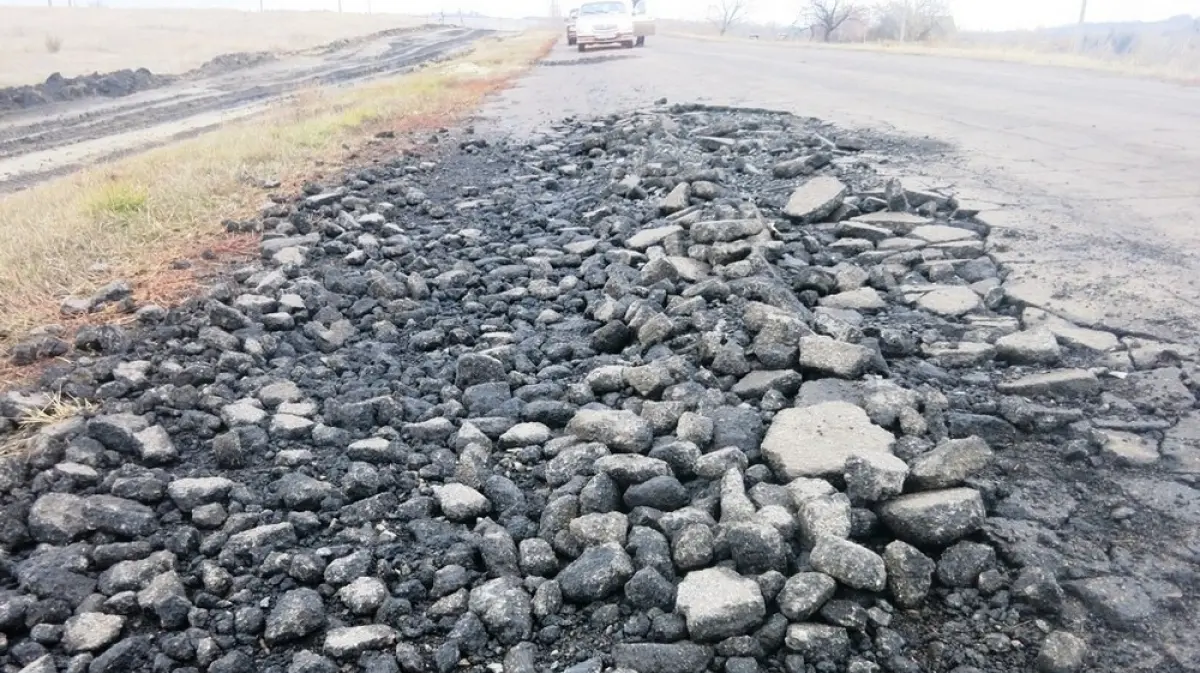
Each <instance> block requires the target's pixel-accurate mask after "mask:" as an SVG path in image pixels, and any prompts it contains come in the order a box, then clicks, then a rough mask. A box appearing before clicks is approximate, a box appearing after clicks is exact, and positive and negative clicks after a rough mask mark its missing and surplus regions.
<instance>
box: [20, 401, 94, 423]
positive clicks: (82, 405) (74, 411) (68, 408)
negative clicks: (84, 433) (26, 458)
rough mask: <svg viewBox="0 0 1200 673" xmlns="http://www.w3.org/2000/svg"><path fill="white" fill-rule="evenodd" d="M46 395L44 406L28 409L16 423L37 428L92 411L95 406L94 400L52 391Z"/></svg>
mask: <svg viewBox="0 0 1200 673" xmlns="http://www.w3.org/2000/svg"><path fill="white" fill-rule="evenodd" d="M48 397H49V399H48V400H47V403H46V405H45V406H43V407H40V408H36V407H35V408H32V409H30V410H28V411H27V412H25V415H24V416H22V417H21V418H20V419H19V420H18V421H17V424H18V425H19V426H20V427H22V428H24V429H28V430H37V429H40V428H44V427H46V426H48V425H54V424H55V423H61V422H62V421H65V420H67V419H70V418H74V417H76V416H82V415H84V414H90V413H93V412H94V411H96V408H97V407H96V404H95V403H94V402H90V401H88V400H81V399H78V398H75V397H71V396H70V395H64V394H63V393H52V394H50V395H49V396H48Z"/></svg>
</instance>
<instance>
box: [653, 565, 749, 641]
mask: <svg viewBox="0 0 1200 673" xmlns="http://www.w3.org/2000/svg"><path fill="white" fill-rule="evenodd" d="M675 609H676V610H677V611H678V612H679V613H681V614H682V615H683V616H684V619H685V620H687V628H688V633H689V634H690V635H691V638H692V639H693V640H697V641H702V642H703V641H716V640H721V639H724V638H729V637H731V636H738V635H742V634H744V633H749V632H750V631H751V630H752V629H753V628H755V627H756V626H758V625H759V624H760V623H761V622H762V620H763V618H764V617H765V616H766V603H765V602H764V601H763V597H762V592H761V591H760V590H759V588H758V583H757V582H755V581H754V580H752V579H749V578H746V577H742V576H741V575H738V574H737V573H735V572H734V571H732V570H730V569H728V568H709V569H707V570H697V571H694V572H691V573H688V575H687V577H685V578H684V579H683V582H681V583H680V584H679V591H678V594H677V597H676V599H675Z"/></svg>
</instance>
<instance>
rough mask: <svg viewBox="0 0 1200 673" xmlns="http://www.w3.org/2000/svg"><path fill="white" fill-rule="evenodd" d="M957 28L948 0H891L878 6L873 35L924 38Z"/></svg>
mask: <svg viewBox="0 0 1200 673" xmlns="http://www.w3.org/2000/svg"><path fill="white" fill-rule="evenodd" d="M953 28H954V24H953V17H952V16H951V14H950V8H949V6H948V5H947V4H946V2H945V0H891V1H890V2H886V3H884V4H882V5H880V6H879V7H878V8H877V9H876V11H875V22H874V25H873V26H872V28H871V37H872V38H874V39H877V40H899V41H901V42H907V41H909V40H915V41H922V40H928V39H930V38H932V37H936V36H937V34H938V33H939V32H943V31H947V30H953Z"/></svg>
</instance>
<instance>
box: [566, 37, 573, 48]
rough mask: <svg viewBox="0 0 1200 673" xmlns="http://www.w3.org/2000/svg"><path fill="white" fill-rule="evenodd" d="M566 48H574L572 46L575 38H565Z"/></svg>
mask: <svg viewBox="0 0 1200 673" xmlns="http://www.w3.org/2000/svg"><path fill="white" fill-rule="evenodd" d="M567 46H569V47H574V46H575V38H573V37H568V38H567Z"/></svg>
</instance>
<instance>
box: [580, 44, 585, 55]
mask: <svg viewBox="0 0 1200 673" xmlns="http://www.w3.org/2000/svg"><path fill="white" fill-rule="evenodd" d="M585 51H587V45H586V44H581V45H579V53H581V54H582V53H583V52H585Z"/></svg>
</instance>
